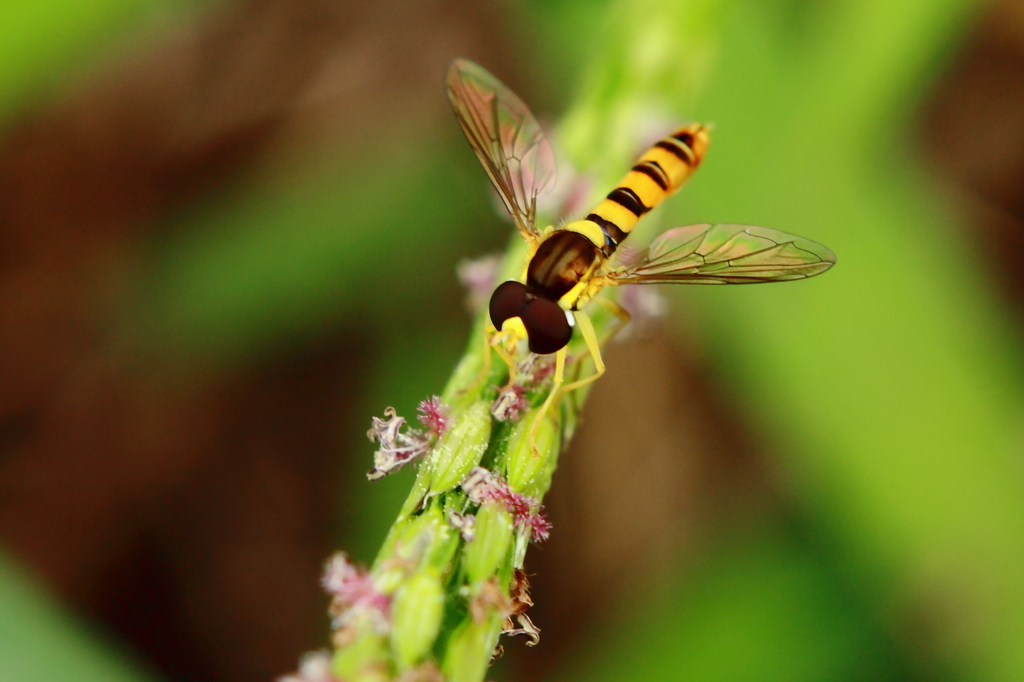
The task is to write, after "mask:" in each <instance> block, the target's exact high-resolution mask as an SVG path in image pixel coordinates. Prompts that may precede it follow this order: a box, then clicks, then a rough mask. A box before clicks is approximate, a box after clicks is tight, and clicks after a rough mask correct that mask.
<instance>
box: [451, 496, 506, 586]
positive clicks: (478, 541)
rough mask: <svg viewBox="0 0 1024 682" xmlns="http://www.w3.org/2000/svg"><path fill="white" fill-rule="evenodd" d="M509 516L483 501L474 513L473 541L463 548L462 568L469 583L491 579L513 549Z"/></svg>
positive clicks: (497, 504)
mask: <svg viewBox="0 0 1024 682" xmlns="http://www.w3.org/2000/svg"><path fill="white" fill-rule="evenodd" d="M513 530H514V527H513V520H512V514H510V513H509V512H508V511H506V510H505V508H504V507H503V506H502V505H501V504H499V503H497V502H493V501H488V502H484V503H483V505H482V506H481V507H480V511H478V512H477V514H476V525H475V527H474V534H475V537H474V538H473V542H470V543H468V544H467V545H466V549H465V552H464V553H463V562H464V563H463V565H464V566H465V567H466V576H467V577H468V578H469V583H470V584H471V585H472V584H473V583H478V582H482V581H484V580H487V579H488V578H490V577H491V576H493V575H494V574H495V573H496V572H497V571H498V568H499V567H500V566H501V564H502V562H504V561H505V560H506V558H507V557H508V553H509V550H510V549H511V548H512V533H513Z"/></svg>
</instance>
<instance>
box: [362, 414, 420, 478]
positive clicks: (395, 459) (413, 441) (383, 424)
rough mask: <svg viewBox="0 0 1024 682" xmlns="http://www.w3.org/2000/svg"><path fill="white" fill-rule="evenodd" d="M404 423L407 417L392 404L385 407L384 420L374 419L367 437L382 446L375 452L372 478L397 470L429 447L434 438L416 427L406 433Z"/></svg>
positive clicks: (367, 475)
mask: <svg viewBox="0 0 1024 682" xmlns="http://www.w3.org/2000/svg"><path fill="white" fill-rule="evenodd" d="M405 425H406V422H405V418H404V417H399V416H398V413H396V412H395V408H393V407H389V408H387V409H386V410H384V419H379V418H378V417H374V418H373V426H372V427H371V428H370V430H369V431H367V432H366V437H367V438H369V439H370V440H371V441H373V442H375V443H380V447H379V448H378V449H377V452H375V453H374V454H373V469H371V470H370V472H369V473H368V474H366V477H367V478H369V479H370V480H371V481H376V480H377V479H378V478H381V477H383V476H385V475H387V474H390V473H391V472H392V471H398V470H399V469H401V468H402V467H403V466H405V465H406V464H408V463H409V462H411V461H413V460H415V459H416V458H418V457H422V456H423V455H424V454H426V452H427V450H429V449H430V445H431V443H432V438H431V437H430V436H429V435H428V434H423V433H421V432H420V431H418V430H416V429H408V430H407V431H404V432H403V431H402V428H403V427H404V426H405Z"/></svg>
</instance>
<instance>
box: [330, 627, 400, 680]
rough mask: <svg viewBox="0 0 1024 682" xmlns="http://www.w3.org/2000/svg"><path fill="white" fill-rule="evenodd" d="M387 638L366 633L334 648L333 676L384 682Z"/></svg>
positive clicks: (386, 663) (386, 677) (343, 678)
mask: <svg viewBox="0 0 1024 682" xmlns="http://www.w3.org/2000/svg"><path fill="white" fill-rule="evenodd" d="M386 644H387V640H386V639H385V638H384V637H380V636H377V635H366V636H363V637H360V638H359V639H358V640H356V641H354V642H351V643H349V644H346V645H345V646H343V647H341V648H339V649H336V650H335V652H334V658H333V660H332V661H331V670H332V672H333V673H334V676H335V677H336V678H337V679H339V680H345V682H386V680H389V679H390V677H389V676H388V674H387V672H388V660H387V648H386Z"/></svg>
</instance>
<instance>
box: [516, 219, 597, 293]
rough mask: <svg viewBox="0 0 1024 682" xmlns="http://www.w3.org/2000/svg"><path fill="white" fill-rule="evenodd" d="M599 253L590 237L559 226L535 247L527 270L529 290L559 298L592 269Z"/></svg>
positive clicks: (527, 286)
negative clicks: (556, 230)
mask: <svg viewBox="0 0 1024 682" xmlns="http://www.w3.org/2000/svg"><path fill="white" fill-rule="evenodd" d="M598 259H599V254H598V250H597V247H596V246H595V245H594V243H593V242H592V241H590V240H589V239H587V238H586V237H585V236H583V235H582V234H580V233H578V232H571V231H567V230H561V231H558V232H555V233H553V234H551V235H550V236H549V237H548V238H547V239H545V240H544V241H543V242H541V244H540V246H539V247H537V252H536V253H535V254H534V255H533V258H532V259H531V260H530V265H529V267H528V268H527V270H526V288H527V290H528V291H529V292H530V294H532V295H534V296H538V297H541V298H546V299H548V300H550V301H558V300H559V299H561V298H562V297H563V296H565V294H567V293H569V292H570V291H571V290H572V289H573V287H575V286H576V285H577V284H579V282H580V280H581V279H583V278H584V277H585V276H586V275H588V274H589V273H590V272H592V271H593V269H594V266H595V265H596V264H597V263H598Z"/></svg>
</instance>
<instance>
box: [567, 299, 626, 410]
mask: <svg viewBox="0 0 1024 682" xmlns="http://www.w3.org/2000/svg"><path fill="white" fill-rule="evenodd" d="M623 312H625V311H623ZM574 315H575V317H576V326H577V327H578V328H579V330H580V332H581V333H582V334H583V340H584V341H585V342H586V344H587V350H588V351H590V357H592V358H594V373H593V374H591V375H590V376H589V377H587V378H586V379H579V380H578V381H573V382H571V383H568V384H565V385H563V386H562V392H563V393H567V392H569V391H574V390H576V389H577V388H579V387H581V386H586V385H587V384H589V383H590V382H592V381H596V380H597V378H598V377H600V376H601V375H602V374H604V359H603V358H602V357H601V344H600V343H599V342H598V339H597V332H596V331H594V323H593V322H591V321H590V317H589V316H587V314H586V313H584V312H583V311H580V310H577V311H576V312H575V313H574ZM556 385H557V384H556Z"/></svg>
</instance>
